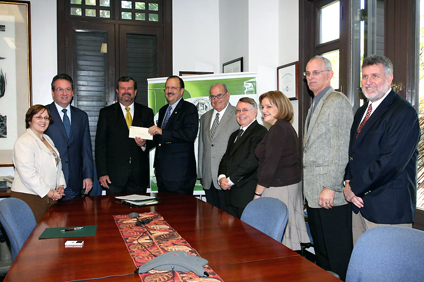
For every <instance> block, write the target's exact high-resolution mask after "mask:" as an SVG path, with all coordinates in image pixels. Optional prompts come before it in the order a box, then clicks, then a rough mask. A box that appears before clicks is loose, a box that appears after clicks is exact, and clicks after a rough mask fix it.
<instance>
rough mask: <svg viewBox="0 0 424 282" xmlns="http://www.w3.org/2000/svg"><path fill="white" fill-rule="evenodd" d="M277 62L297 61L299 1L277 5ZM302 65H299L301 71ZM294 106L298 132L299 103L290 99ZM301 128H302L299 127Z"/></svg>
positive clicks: (294, 124) (280, 63)
mask: <svg viewBox="0 0 424 282" xmlns="http://www.w3.org/2000/svg"><path fill="white" fill-rule="evenodd" d="M278 25H279V27H280V30H279V33H278V34H279V36H278V40H279V61H278V62H279V63H278V66H282V65H286V64H289V63H293V62H296V61H299V1H293V0H280V7H279V24H278ZM303 69H304V66H300V65H299V71H300V72H303ZM292 104H293V108H294V119H293V127H294V128H295V129H296V131H297V133H298V134H299V122H298V113H299V103H298V101H292ZM300 130H303V129H300Z"/></svg>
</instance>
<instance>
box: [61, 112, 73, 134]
mask: <svg viewBox="0 0 424 282" xmlns="http://www.w3.org/2000/svg"><path fill="white" fill-rule="evenodd" d="M67 111H68V110H67V109H63V110H62V112H63V126H65V131H66V135H68V139H69V136H70V135H71V121H70V120H69V117H68V115H67V114H66V112H67Z"/></svg>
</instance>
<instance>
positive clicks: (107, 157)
mask: <svg viewBox="0 0 424 282" xmlns="http://www.w3.org/2000/svg"><path fill="white" fill-rule="evenodd" d="M132 125H133V126H140V127H150V126H152V125H153V111H152V109H150V108H148V107H146V106H144V105H141V104H138V103H134V116H133V120H132ZM128 135H129V129H128V126H127V123H126V121H125V117H124V114H123V112H122V109H121V106H120V104H119V102H117V103H115V104H113V105H110V106H108V107H105V108H103V109H101V110H100V115H99V120H98V122H97V133H96V149H95V156H96V167H97V175H98V176H99V177H101V176H105V175H109V178H110V181H111V182H112V185H115V186H119V187H124V186H125V185H126V184H127V181H128V179H129V177H130V175H132V177H133V179H134V182H135V183H136V185H137V186H142V187H148V186H149V184H150V175H149V150H150V149H151V148H152V146H153V142H152V141H149V140H148V141H147V142H146V150H142V148H140V147H139V146H138V145H137V143H136V142H135V140H134V139H133V138H129V137H128Z"/></svg>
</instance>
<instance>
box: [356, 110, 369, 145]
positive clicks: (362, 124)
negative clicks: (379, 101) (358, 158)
mask: <svg viewBox="0 0 424 282" xmlns="http://www.w3.org/2000/svg"><path fill="white" fill-rule="evenodd" d="M371 112H372V104H370V105H369V106H368V110H367V114H366V115H365V117H364V120H363V121H362V122H361V124H360V125H359V127H358V132H357V133H356V137H355V140H356V139H357V138H358V135H359V133H361V130H362V127H364V125H365V123H366V122H367V120H368V119H369V118H370V116H371Z"/></svg>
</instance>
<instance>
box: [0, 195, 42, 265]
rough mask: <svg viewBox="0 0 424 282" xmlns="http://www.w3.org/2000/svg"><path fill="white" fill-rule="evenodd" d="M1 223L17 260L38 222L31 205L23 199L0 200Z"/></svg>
mask: <svg viewBox="0 0 424 282" xmlns="http://www.w3.org/2000/svg"><path fill="white" fill-rule="evenodd" d="M0 223H1V224H2V226H3V228H4V230H5V231H6V235H7V238H8V239H9V242H10V246H11V248H12V261H14V260H15V258H16V256H17V255H18V253H19V251H20V249H21V248H22V246H23V245H24V243H25V241H26V239H27V238H28V236H29V234H31V232H32V230H33V229H34V227H35V225H37V223H36V222H35V217H34V214H33V213H32V211H31V209H30V208H29V206H28V205H27V204H26V203H25V202H24V201H22V200H20V199H16V198H7V199H4V200H1V201H0Z"/></svg>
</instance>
